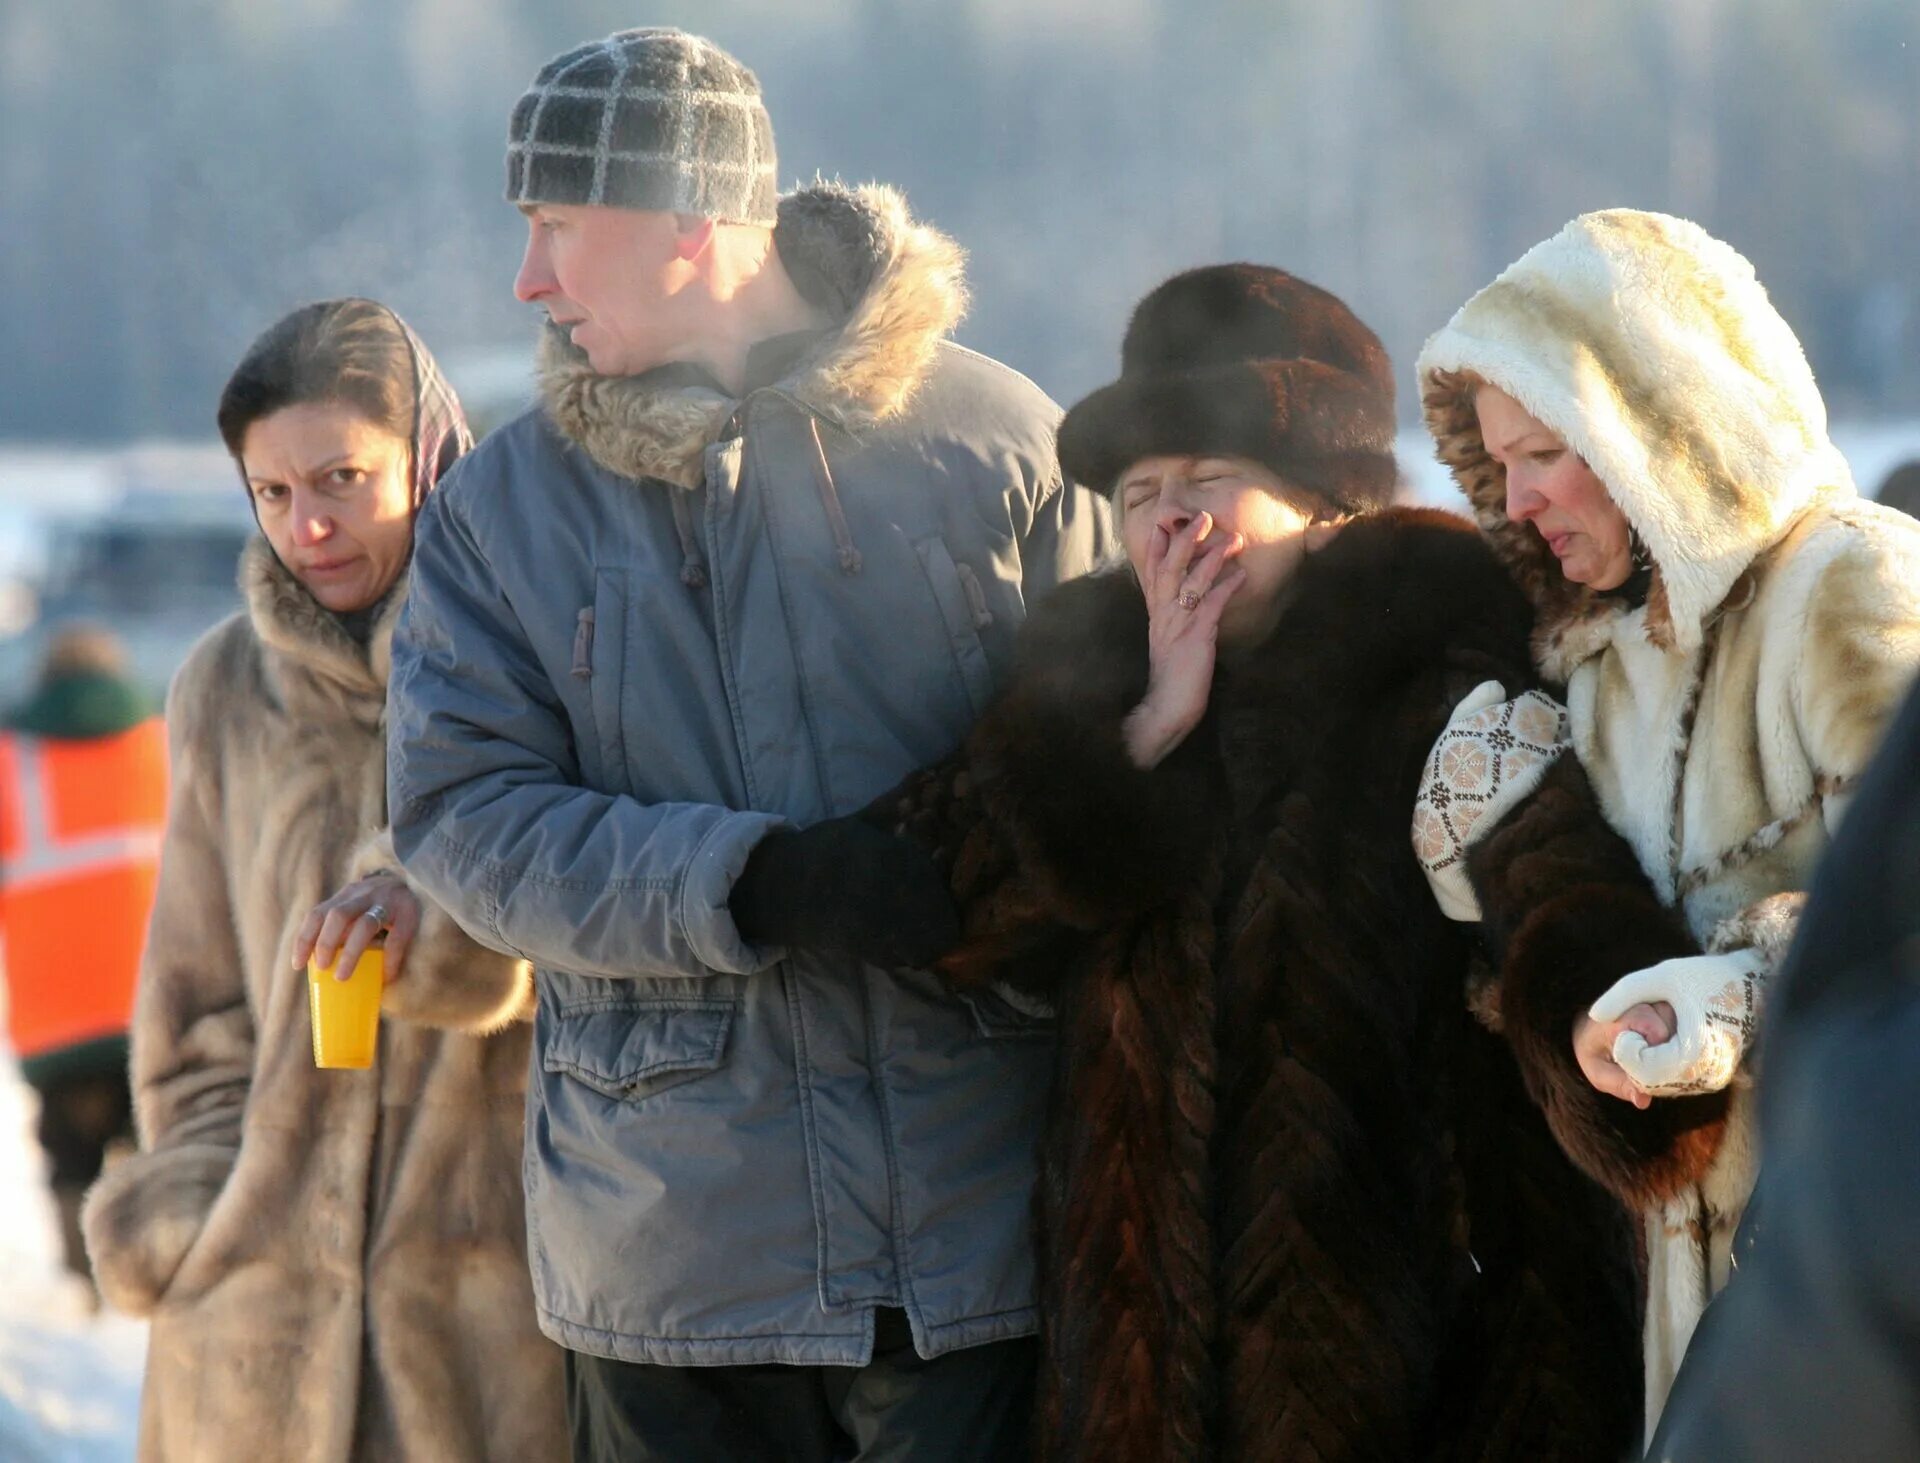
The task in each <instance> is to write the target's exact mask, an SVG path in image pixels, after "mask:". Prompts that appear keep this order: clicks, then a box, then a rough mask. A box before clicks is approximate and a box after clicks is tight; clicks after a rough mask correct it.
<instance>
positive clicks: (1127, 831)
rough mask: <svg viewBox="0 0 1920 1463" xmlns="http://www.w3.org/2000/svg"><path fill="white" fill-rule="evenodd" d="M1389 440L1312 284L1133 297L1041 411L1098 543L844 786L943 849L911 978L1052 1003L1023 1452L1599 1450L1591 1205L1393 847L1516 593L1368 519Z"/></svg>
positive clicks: (1443, 522) (1180, 284)
mask: <svg viewBox="0 0 1920 1463" xmlns="http://www.w3.org/2000/svg"><path fill="white" fill-rule="evenodd" d="M1393 425H1394V418H1393V387H1392V377H1391V373H1390V367H1389V365H1388V361H1387V357H1386V354H1385V352H1384V350H1383V349H1382V348H1381V345H1380V343H1379V341H1378V339H1377V338H1376V337H1375V336H1374V334H1373V332H1372V331H1370V330H1369V329H1367V327H1366V326H1365V325H1363V324H1362V323H1361V322H1360V321H1359V320H1357V319H1356V318H1355V317H1354V316H1353V314H1352V313H1351V312H1350V311H1349V310H1348V309H1347V307H1346V306H1345V305H1344V304H1343V303H1341V301H1339V300H1338V299H1336V298H1335V297H1333V296H1332V295H1330V294H1327V293H1326V292H1325V291H1322V290H1319V289H1316V288H1314V287H1313V286H1311V285H1309V284H1306V283H1304V282H1303V281H1301V280H1298V279H1296V278H1294V277H1293V276H1291V275H1289V274H1286V273H1284V272H1282V271H1280V270H1277V269H1270V268H1264V267H1259V266H1254V265H1244V264H1240V265H1223V266H1216V267H1211V268H1205V269H1199V270H1195V271H1192V272H1190V273H1188V274H1184V275H1180V276H1178V277H1176V278H1174V279H1172V280H1170V281H1168V282H1167V283H1166V284H1164V285H1162V286H1161V287H1160V288H1159V289H1157V290H1155V291H1154V292H1153V293H1152V294H1151V295H1149V296H1148V297H1147V298H1146V300H1144V301H1143V302H1142V303H1141V305H1140V306H1139V308H1138V309H1137V310H1136V312H1135V314H1134V317H1133V321H1132V324H1131V326H1130V328H1129V329H1128V332H1127V336H1126V341H1125V344H1124V347H1123V351H1122V371H1121V375H1120V379H1119V380H1118V381H1116V382H1114V383H1113V384H1112V385H1110V386H1107V387H1105V388H1104V389H1102V390H1100V391H1097V392H1095V393H1094V394H1093V395H1092V396H1091V397H1089V398H1088V399H1087V400H1085V401H1083V402H1081V403H1080V404H1079V405H1078V406H1076V407H1075V408H1074V409H1073V410H1072V411H1071V412H1069V413H1068V415H1067V417H1066V420H1065V422H1064V423H1063V424H1062V426H1061V429H1060V451H1061V461H1062V464H1063V466H1064V467H1065V468H1066V470H1067V471H1068V472H1070V473H1071V474H1072V475H1073V476H1074V477H1076V478H1077V479H1079V480H1080V481H1082V482H1086V483H1089V484H1102V485H1105V486H1107V487H1109V488H1110V489H1111V490H1112V492H1113V495H1114V502H1115V506H1116V509H1117V512H1118V515H1119V518H1120V521H1121V526H1122V531H1123V536H1124V541H1125V545H1126V551H1127V560H1128V562H1127V564H1126V565H1125V566H1124V567H1120V568H1117V569H1116V570H1115V571H1113V572H1107V573H1100V574H1096V575H1093V576H1091V577H1089V578H1086V579H1083V580H1080V581H1078V582H1076V583H1073V584H1069V585H1067V586H1065V587H1064V588H1063V589H1061V590H1060V591H1058V592H1057V594H1056V595H1055V596H1054V597H1053V598H1051V599H1050V600H1049V601H1048V602H1047V603H1045V604H1043V605H1042V606H1041V607H1040V608H1039V609H1038V610H1037V611H1036V613H1035V615H1034V616H1033V618H1032V619H1031V620H1030V621H1029V623H1028V624H1027V626H1026V627H1025V629H1024V631H1023V638H1022V642H1021V649H1020V653H1019V657H1018V661H1017V665H1016V670H1015V673H1014V676H1013V678H1012V681H1011V683H1010V685H1009V686H1008V688H1007V689H1006V691H1005V693H1004V695H1003V696H1002V698H1001V700H1000V701H999V703H998V704H997V706H996V707H995V708H994V709H993V710H991V711H990V712H989V713H988V715H987V716H986V717H985V718H984V719H983V721H982V722H981V723H980V725H979V727H978V728H977V729H976V731H975V733H974V735H973V737H972V738H971V740H970V741H969V743H968V746H967V748H966V751H965V753H964V755H963V759H962V760H963V763H964V766H963V768H962V769H961V770H960V771H958V773H956V772H955V770H954V769H952V768H948V769H944V770H940V771H936V772H934V773H930V774H927V775H924V776H923V777H921V778H920V779H917V780H915V781H914V782H911V783H909V784H908V785H907V786H906V787H904V788H903V789H901V790H900V792H899V793H898V794H897V795H896V796H895V797H894V798H893V799H891V800H889V801H888V802H887V803H886V804H885V805H884V806H883V807H881V808H878V809H876V816H885V817H887V818H889V819H892V820H896V821H898V822H900V823H902V824H904V826H906V827H907V828H908V829H909V830H911V831H916V832H918V833H919V834H920V836H922V837H923V838H925V839H927V840H928V841H929V842H932V843H935V844H937V845H939V846H941V848H942V849H943V852H944V853H945V855H946V856H948V857H949V858H951V860H952V865H951V866H952V869H953V879H954V887H955V889H956V892H957V894H958V895H959V897H960V902H961V904H962V907H963V910H964V914H965V921H966V927H967V941H966V943H965V944H964V945H963V946H962V948H961V949H960V950H959V951H958V952H957V953H956V954H955V955H953V956H952V957H950V958H949V959H948V960H947V961H946V962H945V968H946V970H947V972H948V974H949V976H950V977H951V978H952V979H953V980H954V981H955V982H956V983H957V984H958V985H960V986H961V988H962V989H963V990H967V991H969V992H970V998H971V999H973V1000H974V1001H976V1002H977V1003H979V1004H981V1005H982V1006H990V1005H992V1004H994V1003H997V1002H999V1001H1002V1000H1010V1001H1012V1002H1014V1003H1016V1004H1019V1005H1022V1006H1025V1007H1027V1008H1029V1009H1031V1008H1032V1007H1033V1006H1034V1005H1035V1004H1036V1003H1048V1004H1050V1005H1051V1006H1052V1008H1053V1009H1054V1011H1055V1012H1056V1013H1057V1022H1058V1035H1059V1049H1058V1064H1057V1068H1056V1080H1055V1087H1054V1091H1053V1097H1052V1111H1051V1117H1050V1124H1049V1130H1048V1133H1047V1137H1046V1140H1045V1147H1044V1169H1043V1175H1042V1189H1041V1193H1040V1196H1039V1226H1040V1246H1041V1252H1042V1269H1043V1287H1044V1288H1043V1342H1044V1363H1043V1374H1042V1379H1041V1421H1040V1443H1041V1450H1040V1451H1041V1454H1042V1456H1044V1457H1046V1458H1049V1459H1070V1458H1071V1459H1079V1458H1085V1459H1100V1460H1103V1463H1113V1460H1122V1463H1124V1460H1130V1459H1139V1460H1142V1463H1145V1460H1154V1463H1163V1460H1169V1459H1203V1458H1205V1459H1211V1458H1225V1459H1233V1460H1256V1459H1273V1460H1280V1459H1287V1460H1297V1459H1306V1458H1313V1459H1320V1460H1349V1459H1351V1460H1359V1459H1380V1460H1386V1459H1393V1460H1404V1459H1462V1460H1464V1459H1476V1460H1478V1459H1516V1460H1517V1459H1527V1460H1536V1463H1537V1460H1543V1459H1594V1460H1601V1459H1607V1460H1611V1459H1614V1458H1617V1457H1618V1456H1620V1455H1621V1454H1622V1452H1623V1451H1624V1450H1625V1448H1626V1447H1627V1446H1628V1445H1629V1444H1630V1441H1631V1439H1632V1436H1633V1425H1634V1420H1635V1417H1636V1414H1637V1410H1638V1400H1639V1399H1638V1391H1637V1387H1636V1384H1635V1377H1634V1374H1635V1362H1636V1357H1635V1346H1634V1337H1633V1314H1632V1308H1631V1296H1630V1290H1631V1282H1630V1278H1629V1274H1628V1269H1629V1263H1628V1249H1627V1244H1626V1240H1625V1234H1624V1228H1623V1226H1622V1224H1621V1223H1620V1220H1619V1217H1618V1215H1617V1213H1616V1212H1615V1211H1613V1210H1612V1209H1611V1208H1610V1206H1609V1205H1608V1204H1607V1203H1606V1201H1605V1199H1604V1196H1602V1195H1601V1194H1600V1192H1599V1191H1598V1190H1597V1189H1596V1188H1594V1187H1593V1186H1592V1185H1591V1184H1590V1183H1589V1182H1588V1181H1587V1180H1585V1179H1583V1178H1582V1177H1581V1176H1580V1175H1578V1174H1577V1173H1576V1172H1575V1171H1574V1170H1573V1169H1572V1167H1571V1166H1570V1165H1569V1164H1568V1162H1567V1161H1566V1159H1565V1158H1564V1157H1563V1156H1562V1155H1561V1154H1560V1152H1559V1151H1558V1150H1557V1149H1556V1148H1555V1146H1554V1144H1553V1141H1552V1139H1551V1137H1550V1136H1549V1134H1548V1132H1547V1129H1546V1126H1545V1123H1544V1122H1543V1121H1542V1120H1541V1118H1540V1116H1539V1115H1538V1113H1537V1112H1535V1111H1534V1110H1533V1109H1532V1108H1531V1107H1530V1106H1529V1104H1528V1102H1527V1099H1526V1097H1525V1096H1524V1094H1523V1092H1522V1089H1521V1085H1520V1082H1519V1078H1518V1075H1517V1073H1516V1071H1515V1068H1514V1065H1513V1061H1512V1059H1511V1057H1510V1055H1509V1054H1508V1052H1507V1051H1506V1049H1505V1047H1504V1046H1503V1045H1502V1043H1501V1042H1500V1041H1499V1040H1498V1039H1497V1038H1496V1037H1494V1036H1493V1035H1492V1034H1490V1033H1489V1032H1488V1031H1486V1030H1485V1029H1484V1028H1482V1027H1481V1026H1479V1025H1478V1024H1477V1023H1476V1022H1475V1021H1474V1019H1473V1018H1472V1016H1471V1015H1470V1014H1469V1012H1468V1008H1467V1002H1466V998H1465V991H1466V983H1467V973H1468V959H1469V953H1470V940H1469V938H1468V937H1467V936H1465V935H1464V934H1463V932H1462V928H1461V927H1460V926H1457V925H1454V924H1451V923H1450V922H1449V921H1448V920H1447V919H1446V918H1445V917H1444V916H1443V915H1442V914H1441V913H1440V911H1439V910H1438V909H1437V908H1436V907H1435V903H1434V900H1433V897H1432V895H1431V894H1430V893H1429V891H1428V887H1427V883H1426V880H1425V878H1424V877H1423V874H1422V869H1421V866H1420V864H1419V863H1418V862H1417V861H1416V859H1415V858H1414V857H1413V854H1412V851H1411V850H1410V849H1409V847H1408V843H1407V836H1406V829H1407V821H1408V816H1409V810H1410V809H1411V807H1412V804H1413V799H1414V793H1415V787H1416V783H1417V780H1418V778H1419V776H1420V771H1421V766H1422V763H1423V761H1424V760H1425V758H1426V756H1427V752H1428V749H1429V748H1430V747H1431V746H1432V744H1433V741H1434V738H1435V736H1436V735H1437V734H1438V733H1439V731H1440V730H1441V728H1442V727H1443V726H1444V724H1445V723H1446V721H1447V717H1448V713H1449V712H1450V711H1451V710H1452V709H1453V707H1454V706H1455V705H1456V703H1457V702H1459V701H1460V699H1461V697H1462V696H1463V695H1464V694H1465V693H1466V692H1467V691H1468V690H1469V689H1470V688H1472V687H1474V686H1477V685H1479V684H1481V683H1482V682H1484V681H1487V680H1489V679H1492V680H1498V681H1500V682H1502V683H1503V684H1504V685H1505V686H1507V687H1509V688H1511V689H1517V688H1520V687H1522V686H1524V685H1526V684H1527V683H1528V681H1529V678H1530V670H1529V667H1528V663H1527V634H1528V628H1529V624H1530V616H1529V613H1528V609H1527V605H1526V602H1525V600H1524V598H1523V597H1522V596H1521V595H1520V593H1519V591H1518V590H1517V589H1516V588H1515V587H1514V585H1513V584H1512V583H1511V581H1510V580H1509V579H1508V578H1507V576H1506V575H1505V573H1504V572H1503V571H1502V570H1501V569H1500V567H1499V565H1498V564H1497V563H1496V562H1495V560H1494V558H1493V556H1492V554H1491V552H1490V551H1489V550H1488V548H1487V547H1486V545H1485V544H1484V543H1483V542H1482V541H1481V540H1480V538H1479V537H1478V535H1476V534H1475V533H1474V532H1473V531H1472V529H1471V528H1470V527H1469V526H1468V525H1466V524H1464V523H1461V522H1460V521H1459V520H1457V519H1454V518H1450V517H1448V516H1446V515H1444V514H1439V513H1434V512H1430V511H1423V510H1416V509H1394V508H1389V507H1387V506H1386V504H1387V502H1388V500H1389V498H1390V496H1391V494H1392V491H1393V488H1394V485H1395V480H1396V473H1395V465H1394V460H1393V455H1392V441H1393ZM1629 871H1630V872H1631V870H1630V869H1629ZM1636 877H1637V875H1636Z"/></svg>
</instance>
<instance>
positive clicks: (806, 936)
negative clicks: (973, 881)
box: [728, 818, 960, 969]
mask: <svg viewBox="0 0 1920 1463" xmlns="http://www.w3.org/2000/svg"><path fill="white" fill-rule="evenodd" d="M728 908H729V909H730V910H731V911H732V914H733V922H734V924H735V925H736V926H738V928H739V930H740V935H741V937H742V938H743V939H745V940H746V941H748V942H749V943H750V944H755V945H787V946H791V947H792V948H794V949H798V950H806V951H809V952H811V953H813V954H816V955H838V956H845V957H847V958H850V959H854V960H859V961H863V962H864V963H866V964H868V965H878V966H881V967H883V968H886V969H901V968H911V969H924V968H926V967H927V966H930V965H932V964H933V962H934V961H936V960H938V959H939V958H940V957H941V956H942V955H944V954H946V953H947V952H948V951H949V950H951V949H952V948H953V947H954V946H955V945H956V944H958V943H959V941H960V914H959V911H958V910H957V909H955V908H954V903H953V896H952V895H951V894H950V893H949V892H948V889H947V881H946V878H945V876H944V875H942V874H941V873H940V871H939V870H938V869H937V868H935V867H934V864H933V861H932V860H931V859H930V858H929V857H928V856H927V855H926V853H925V852H923V851H922V850H921V849H920V848H919V847H918V846H917V845H915V844H912V843H909V842H908V841H907V840H906V839H904V838H897V837H895V836H894V835H893V834H891V833H886V832H883V831H882V830H880V829H878V828H876V827H874V826H873V825H872V824H870V823H868V822H866V821H864V820H862V819H860V818H835V819H833V820H832V821H831V822H826V823H818V824H815V825H814V826H813V827H811V828H807V829H804V830H802V831H800V832H787V831H782V832H778V833H770V834H768V835H767V836H766V837H765V838H763V839H761V841H760V843H759V844H758V845H757V846H756V847H755V848H754V850H753V853H752V854H751V855H750V856H749V857H748V859H747V866H746V868H745V869H744V870H743V871H742V872H741V875H740V877H739V878H738V879H737V880H736V881H735V882H734V886H733V895H732V898H731V899H730V900H729V901H728Z"/></svg>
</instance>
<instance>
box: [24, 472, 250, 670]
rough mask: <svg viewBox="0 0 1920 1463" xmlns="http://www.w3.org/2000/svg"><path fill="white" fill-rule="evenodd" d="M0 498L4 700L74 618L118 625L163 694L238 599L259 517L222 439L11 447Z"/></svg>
mask: <svg viewBox="0 0 1920 1463" xmlns="http://www.w3.org/2000/svg"><path fill="white" fill-rule="evenodd" d="M0 505H3V506H0V703H5V702H12V701H14V700H16V699H18V698H19V697H20V696H22V695H24V694H25V693H26V689H27V686H28V684H29V683H30V682H31V680H32V677H33V674H34V667H35V666H36V665H37V664H38V662H39V658H40V655H41V653H42V651H43V649H44V647H45V645H46V643H47V640H48V638H49V636H50V635H51V634H52V633H53V632H54V631H55V630H56V629H57V628H58V627H59V626H61V625H63V624H66V623H69V622H71V621H74V620H89V621H93V622H95V623H97V624H101V625H104V626H106V627H107V628H109V629H111V630H112V631H113V632H114V633H115V634H116V635H118V636H119V637H120V638H121V639H122V641H124V642H125V644H126V646H127V650H128V653H129V656H130V657H131V660H132V664H133V667H134V671H135V674H136V676H137V678H138V679H139V680H140V682H141V683H142V684H143V685H144V686H145V687H146V688H147V689H148V690H150V691H152V692H154V693H155V694H159V693H161V692H163V691H164V690H165V689H166V685H167V682H168V681H169V680H170V679H171V678H172V676H173V672H174V670H175V669H176V668H177V667H178V666H179V664H180V662H181V660H183V659H184V658H185V656H186V653H187V651H188V650H189V649H190V648H192V645H193V642H194V641H195V640H197V639H198V638H199V637H200V635H201V634H203V633H204V632H205V631H206V630H207V628H208V627H209V626H211V625H213V624H214V623H216V622H217V621H218V620H220V619H221V618H222V617H223V616H225V615H227V614H229V613H231V612H232V611H233V610H235V609H237V608H239V606H240V592H239V589H238V588H237V587H236V581H235V575H236V571H237V569H238V566H239V558H240V550H241V547H242V546H243V545H244V544H245V542H246V541H247V539H248V537H249V536H250V535H251V534H252V533H253V532H254V525H253V517H252V514H251V513H250V512H249V511H248V508H247V500H246V496H245V494H244V493H243V492H242V491H241V489H240V484H239V482H238V480H237V479H236V478H235V476H234V471H233V464H232V463H231V462H230V461H229V460H228V459H227V457H226V454H225V453H224V452H221V451H219V450H218V448H217V447H215V448H211V449H200V448H164V449H153V448H146V449H130V450H128V451H125V452H119V453H109V454H98V453H96V454H77V453H76V454H58V455H56V454H44V453H36V454H32V456H31V458H23V457H21V456H15V457H13V458H12V459H11V460H10V461H9V462H7V463H6V464H4V466H0Z"/></svg>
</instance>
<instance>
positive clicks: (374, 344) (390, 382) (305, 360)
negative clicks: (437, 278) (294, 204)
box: [216, 299, 415, 462]
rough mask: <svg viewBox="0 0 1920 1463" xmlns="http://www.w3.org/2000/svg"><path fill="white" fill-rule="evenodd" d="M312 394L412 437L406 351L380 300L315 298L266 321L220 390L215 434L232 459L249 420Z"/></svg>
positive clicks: (400, 333)
mask: <svg viewBox="0 0 1920 1463" xmlns="http://www.w3.org/2000/svg"><path fill="white" fill-rule="evenodd" d="M313 401H337V402H341V403H343V404H344V405H346V406H350V407H352V408H353V409H354V410H356V411H358V412H360V413H361V414H362V415H363V416H365V417H366V418H367V420H368V421H370V422H372V423H373V424H374V425H375V426H376V427H379V428H381V429H382V430H384V431H388V432H391V433H393V435H394V436H396V437H398V438H399V439H400V440H401V441H403V442H409V443H410V442H411V441H412V438H413V429H414V407H415V402H414V361H413V351H412V348H411V346H410V345H409V343H408V341H407V336H406V332H405V330H404V329H402V327H401V325H400V322H399V321H398V320H397V319H396V318H395V317H394V314H393V312H392V311H391V310H389V309H388V308H387V307H386V306H385V305H382V304H379V303H378V302H376V301H373V300H363V299H344V300H321V301H318V302H317V303H315V304H311V305H302V306H301V307H300V308H299V309H297V310H295V311H294V312H293V313H292V314H291V315H288V316H286V317H285V318H284V319H282V320H280V321H278V322H277V323H275V324H273V325H270V326H268V327H267V329H266V330H264V331H263V332H261V334H260V337H259V339H257V340H255V341H254V343H253V344H252V345H250V346H248V347H247V353H246V354H245V355H244V356H242V357H241V358H240V364H239V365H237V366H235V367H234V368H233V375H232V376H230V377H229V378H228V379H227V385H226V389H225V390H224V391H222V392H221V393H220V410H219V412H218V414H217V418H216V419H217V420H218V422H219V424H220V440H221V441H223V442H225V443H226V444H227V451H228V452H230V453H232V454H233V457H234V460H235V461H236V462H237V461H238V460H239V458H240V444H241V443H242V442H244V441H245V440H246V436H247V429H248V428H249V427H251V426H252V425H253V424H254V423H255V422H257V421H259V420H260V419H261V418H263V417H269V416H272V415H273V414H274V413H275V412H277V411H279V410H280V409H281V408H282V407H288V406H300V405H303V404H305V403H307V402H313Z"/></svg>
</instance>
